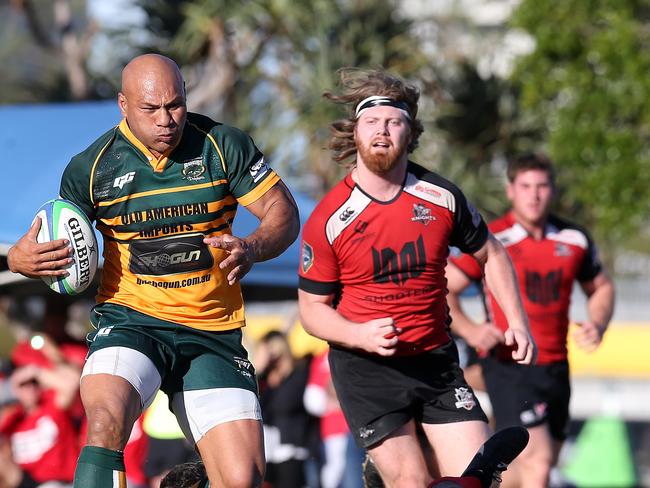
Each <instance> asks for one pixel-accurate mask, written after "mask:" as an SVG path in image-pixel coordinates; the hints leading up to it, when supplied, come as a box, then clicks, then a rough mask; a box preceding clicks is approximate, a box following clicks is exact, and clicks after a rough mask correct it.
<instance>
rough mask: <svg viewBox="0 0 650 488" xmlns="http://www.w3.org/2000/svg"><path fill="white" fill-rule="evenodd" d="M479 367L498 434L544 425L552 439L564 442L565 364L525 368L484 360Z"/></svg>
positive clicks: (566, 407)
mask: <svg viewBox="0 0 650 488" xmlns="http://www.w3.org/2000/svg"><path fill="white" fill-rule="evenodd" d="M481 365H482V367H483V378H484V380H485V386H486V387H487V391H488V395H489V396H490V402H491V403H492V410H493V412H494V420H495V422H496V429H497V430H500V429H503V428H504V427H509V426H512V425H522V426H524V427H535V426H537V425H542V424H544V423H547V424H548V428H549V431H550V433H551V436H552V437H553V438H554V439H556V440H560V441H562V440H564V439H566V435H567V428H568V426H569V400H570V398H571V383H570V380H569V363H568V362H566V361H562V362H558V363H553V364H548V365H541V366H524V365H521V364H517V363H510V362H504V361H499V360H497V359H495V358H492V357H487V358H484V359H482V360H481Z"/></svg>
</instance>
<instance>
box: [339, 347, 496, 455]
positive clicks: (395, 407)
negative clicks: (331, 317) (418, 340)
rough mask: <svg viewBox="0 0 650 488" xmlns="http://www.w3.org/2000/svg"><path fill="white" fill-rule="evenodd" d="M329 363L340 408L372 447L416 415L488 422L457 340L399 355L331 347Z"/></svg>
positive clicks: (436, 420)
mask: <svg viewBox="0 0 650 488" xmlns="http://www.w3.org/2000/svg"><path fill="white" fill-rule="evenodd" d="M329 362H330V369H331V371H332V381H333V383H334V386H335V388H336V393H337V396H338V398H339V402H340V403H341V408H342V410H343V413H344V414H345V418H346V420H347V422H348V425H349V426H350V430H351V432H352V434H353V435H354V438H355V440H356V442H357V444H358V445H359V446H360V447H363V448H368V447H371V446H373V445H374V444H376V443H378V442H379V441H381V440H382V439H384V438H385V437H387V436H388V435H389V434H390V433H391V432H394V431H395V430H396V429H398V428H399V427H401V426H402V425H404V424H406V423H407V422H409V421H410V420H411V419H414V420H415V421H416V422H418V423H425V424H446V423H452V422H464V421H468V420H481V421H484V422H486V421H487V418H486V417H485V414H484V413H483V410H482V409H481V406H480V404H479V402H478V400H477V399H476V396H475V395H474V392H473V391H472V389H471V388H470V387H469V385H468V384H467V383H466V382H465V378H464V376H463V371H462V370H461V369H460V367H459V366H458V351H457V349H456V345H455V344H454V342H453V341H450V342H449V343H447V344H445V345H443V346H441V347H439V348H437V349H434V350H433V351H429V352H426V353H423V354H418V355H416V356H405V357H396V358H386V357H382V356H376V355H368V354H363V353H360V352H356V351H351V350H348V349H341V348H338V347H336V346H334V345H332V347H331V349H330V354H329Z"/></svg>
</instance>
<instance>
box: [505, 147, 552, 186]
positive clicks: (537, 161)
mask: <svg viewBox="0 0 650 488" xmlns="http://www.w3.org/2000/svg"><path fill="white" fill-rule="evenodd" d="M531 169H537V170H540V171H545V172H546V173H547V174H548V176H549V178H550V180H551V184H552V185H553V186H555V167H554V166H553V161H551V159H550V158H549V157H548V156H546V155H545V154H542V153H527V154H522V155H520V156H515V157H513V158H511V159H510V161H509V162H508V170H507V175H508V181H509V182H510V183H512V182H513V181H515V178H516V177H517V175H518V174H519V173H521V172H522V171H529V170H531Z"/></svg>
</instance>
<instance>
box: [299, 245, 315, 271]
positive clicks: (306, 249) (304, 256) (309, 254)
mask: <svg viewBox="0 0 650 488" xmlns="http://www.w3.org/2000/svg"><path fill="white" fill-rule="evenodd" d="M313 264H314V249H313V248H312V247H311V246H310V245H309V244H307V243H306V242H304V241H303V243H302V251H301V264H300V266H301V267H302V272H303V273H306V272H307V271H309V269H310V268H311V266H312V265H313Z"/></svg>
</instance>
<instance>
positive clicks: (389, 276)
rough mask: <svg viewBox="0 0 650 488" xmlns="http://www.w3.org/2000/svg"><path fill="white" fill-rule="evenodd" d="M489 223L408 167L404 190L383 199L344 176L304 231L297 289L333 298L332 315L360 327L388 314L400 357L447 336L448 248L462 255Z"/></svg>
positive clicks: (436, 180)
mask: <svg viewBox="0 0 650 488" xmlns="http://www.w3.org/2000/svg"><path fill="white" fill-rule="evenodd" d="M487 235H488V230H487V226H486V225H485V222H484V221H483V219H482V218H481V216H480V214H479V213H478V212H477V211H476V209H474V207H472V206H471V205H470V204H469V203H468V202H467V200H466V199H465V196H464V195H463V193H462V192H461V191H460V190H459V189H458V187H456V186H455V185H454V184H453V183H451V182H450V181H448V180H446V179H444V178H442V177H441V176H439V175H437V174H435V173H432V172H429V171H428V170H426V169H424V168H422V167H421V166H418V165H416V164H414V163H411V162H409V165H408V170H407V174H406V179H405V182H404V185H403V187H402V190H401V191H400V192H399V193H398V195H397V196H396V197H395V198H393V199H392V200H390V201H387V202H381V201H377V200H375V199H373V198H372V197H371V196H369V195H368V194H366V193H365V192H364V191H363V190H362V189H361V188H360V187H359V186H358V185H356V183H355V182H354V180H353V179H352V177H351V176H350V175H348V176H346V177H345V178H344V179H343V181H341V182H340V183H339V184H338V185H336V186H335V187H334V188H333V189H332V190H331V191H330V192H329V193H328V194H327V195H326V196H325V198H324V199H323V200H322V201H321V202H320V203H319V204H318V206H317V207H316V209H315V210H314V212H313V213H312V214H311V216H310V218H309V220H308V221H307V223H306V224H305V226H304V228H303V238H302V262H301V265H300V285H299V286H300V289H302V290H304V291H306V292H309V293H314V294H318V295H329V294H332V293H335V294H337V300H336V307H337V311H338V312H339V313H340V314H341V315H342V316H343V317H345V318H346V319H348V320H351V321H354V322H366V321H368V320H371V319H376V318H381V317H389V316H390V317H392V318H393V319H394V320H395V324H396V326H397V327H400V328H402V330H403V332H402V334H401V335H400V342H399V345H398V349H397V354H398V355H411V354H416V353H419V352H422V351H427V350H431V349H434V348H436V347H438V346H440V345H442V344H445V343H447V342H448V341H449V340H450V339H449V335H448V330H447V329H448V324H449V314H448V310H447V305H446V294H447V286H446V285H447V282H446V279H445V264H446V261H447V255H448V254H449V246H450V245H452V246H456V247H458V248H459V249H461V250H463V251H464V252H467V253H473V252H476V251H477V250H479V249H480V248H481V247H482V246H483V245H484V244H485V242H486V240H487Z"/></svg>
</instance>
